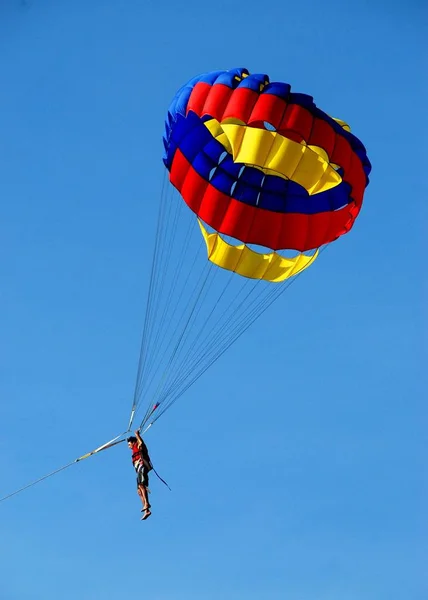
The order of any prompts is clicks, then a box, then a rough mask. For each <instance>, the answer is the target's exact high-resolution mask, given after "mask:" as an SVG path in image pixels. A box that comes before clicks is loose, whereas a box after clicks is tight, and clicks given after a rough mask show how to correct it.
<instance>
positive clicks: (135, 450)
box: [131, 443, 143, 466]
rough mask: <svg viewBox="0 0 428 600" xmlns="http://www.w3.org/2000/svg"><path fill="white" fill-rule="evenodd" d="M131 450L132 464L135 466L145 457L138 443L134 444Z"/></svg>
mask: <svg viewBox="0 0 428 600" xmlns="http://www.w3.org/2000/svg"><path fill="white" fill-rule="evenodd" d="M131 450H132V464H133V465H134V466H135V463H137V462H140V461H142V460H143V455H142V453H141V449H140V448H139V446H138V444H137V443H135V444H132V446H131Z"/></svg>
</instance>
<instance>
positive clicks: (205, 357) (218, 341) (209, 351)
mask: <svg viewBox="0 0 428 600" xmlns="http://www.w3.org/2000/svg"><path fill="white" fill-rule="evenodd" d="M249 282H250V280H247V281H246V284H248V283H249ZM258 284H259V281H257V282H255V283H254V285H253V287H252V289H251V290H250V291H249V292H248V294H247V296H246V297H245V298H244V299H243V300H242V301H241V302H240V303H236V306H235V307H233V309H232V311H230V314H229V315H228V317H227V319H225V318H224V315H225V314H226V313H227V310H226V311H224V313H223V314H222V315H221V316H220V317H219V319H218V321H217V323H216V324H215V325H214V326H213V327H212V329H211V332H213V331H214V330H215V328H216V326H217V325H218V326H219V328H218V331H216V333H215V335H213V336H212V337H210V335H208V336H207V337H208V338H209V342H208V343H207V344H206V345H205V349H204V351H203V352H201V353H200V355H199V356H198V349H197V350H196V352H195V354H196V355H197V360H195V358H193V357H192V361H189V363H188V366H187V372H184V374H183V370H184V367H183V369H181V368H180V369H178V375H177V377H176V380H175V381H174V382H173V385H171V386H170V388H169V389H166V390H165V393H164V400H165V399H166V398H167V397H168V396H172V397H173V396H174V395H175V394H176V393H177V390H178V391H179V389H180V386H182V385H183V384H185V383H186V381H188V380H189V379H190V376H191V375H192V373H193V372H194V371H195V370H196V369H197V368H198V367H200V371H201V374H202V373H203V372H205V371H206V370H207V368H208V367H209V366H210V365H211V364H212V363H213V362H214V361H215V357H216V355H217V353H218V352H219V351H220V352H221V353H222V347H223V346H226V347H229V346H230V345H231V343H232V342H233V341H234V339H235V337H236V336H235V331H236V330H237V329H239V327H238V325H239V321H238V324H236V323H235V325H234V327H233V328H231V324H232V323H234V321H235V320H236V315H237V314H240V313H241V307H242V305H243V304H245V303H246V302H247V300H248V298H250V296H251V294H252V293H253V292H254V290H255V289H256V288H257V287H258ZM243 289H245V288H243ZM243 289H242V290H241V292H242V291H243ZM244 316H245V313H244ZM241 320H243V319H242V318H241ZM229 340H231V341H229ZM190 365H191V366H190ZM205 365H206V366H205ZM198 377H199V376H196V377H195V381H196V379H197V378H198ZM186 389H187V387H186ZM180 395H181V394H180Z"/></svg>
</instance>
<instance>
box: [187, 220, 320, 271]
mask: <svg viewBox="0 0 428 600" xmlns="http://www.w3.org/2000/svg"><path fill="white" fill-rule="evenodd" d="M198 222H199V227H200V228H201V232H202V235H203V236H204V240H205V243H206V245H207V251H208V259H209V260H210V261H211V262H212V263H214V264H215V265H217V266H218V267H221V268H222V269H226V270H228V271H234V272H235V273H237V274H238V275H242V276H243V277H249V278H250V279H264V280H265V281H272V282H276V283H278V282H280V281H284V280H285V279H288V278H289V277H293V276H294V275H297V274H298V273H301V272H302V271H303V270H304V269H306V268H307V267H309V265H311V264H312V263H313V262H314V260H315V259H316V257H317V256H318V250H317V251H316V252H315V254H313V255H312V256H306V255H305V254H299V255H298V256H296V257H294V258H285V257H284V256H281V255H280V254H278V253H277V252H270V253H269V254H259V253H258V252H255V251H254V250H251V249H250V248H248V246H246V245H245V244H240V245H239V246H232V245H231V244H228V243H227V242H225V241H224V240H223V239H222V238H221V237H220V235H219V234H218V233H208V231H207V230H206V229H205V227H204V225H203V224H202V222H201V221H200V220H199V219H198Z"/></svg>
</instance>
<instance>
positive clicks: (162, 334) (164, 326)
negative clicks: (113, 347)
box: [147, 221, 198, 410]
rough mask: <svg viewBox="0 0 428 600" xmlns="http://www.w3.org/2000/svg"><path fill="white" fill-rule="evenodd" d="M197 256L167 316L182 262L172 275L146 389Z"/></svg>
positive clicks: (171, 336) (173, 334)
mask: <svg viewBox="0 0 428 600" xmlns="http://www.w3.org/2000/svg"><path fill="white" fill-rule="evenodd" d="M191 225H192V223H191V222H190V221H189V230H190V227H191ZM188 239H189V236H186V241H187V244H188ZM185 249H186V247H185ZM197 255H198V253H197V252H195V256H194V259H193V264H192V266H191V267H190V269H189V272H188V273H187V276H185V277H183V283H182V287H181V290H180V293H179V294H178V298H177V300H176V303H175V305H174V309H173V311H172V313H170V314H169V316H168V314H167V313H168V309H169V308H170V306H171V300H172V297H173V294H174V292H175V290H176V287H177V283H178V281H179V274H180V272H181V271H182V270H183V264H184V263H183V261H181V262H180V264H179V267H178V269H177V270H176V272H175V274H174V278H173V282H172V285H171V288H170V290H169V294H168V297H167V299H166V302H165V307H164V310H163V313H162V317H161V319H160V326H159V329H158V331H157V334H156V337H155V340H154V342H153V348H154V352H153V353H152V357H151V360H150V362H149V366H148V369H147V370H148V372H149V373H150V372H152V371H151V367H152V366H153V363H155V364H156V363H157V365H158V366H157V368H156V369H155V370H154V371H153V372H152V375H151V377H150V380H149V381H148V383H147V387H149V386H150V384H151V383H152V382H153V379H154V378H155V376H156V374H157V373H158V371H159V369H160V368H161V364H160V361H159V360H158V359H159V355H160V354H161V352H162V348H164V346H165V345H166V337H167V334H168V331H170V330H171V323H172V322H173V319H174V317H175V314H176V312H177V308H178V306H179V305H180V301H181V299H182V297H183V293H184V290H185V289H186V287H187V285H188V282H189V278H190V274H191V272H192V270H193V267H194V266H195V262H196V259H197ZM179 329H180V321H179V322H178V323H177V325H176V327H175V330H172V334H171V335H170V344H171V343H172V341H173V338H174V336H175V334H177V331H178V330H179ZM147 410H150V409H149V408H148V409H147Z"/></svg>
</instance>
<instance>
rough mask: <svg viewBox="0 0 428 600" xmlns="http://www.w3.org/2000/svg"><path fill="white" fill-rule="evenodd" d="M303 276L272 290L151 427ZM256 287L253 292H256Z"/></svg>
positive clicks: (167, 403)
mask: <svg viewBox="0 0 428 600" xmlns="http://www.w3.org/2000/svg"><path fill="white" fill-rule="evenodd" d="M328 245H329V244H327V245H325V246H324V247H323V248H322V249H321V250H320V254H322V253H323V252H324V251H325V250H326V248H327V247H328ZM302 274H303V271H301V272H300V273H298V274H297V275H295V276H294V277H293V278H292V279H290V280H289V281H288V282H287V283H286V284H285V285H281V286H275V288H274V289H273V290H270V291H269V292H268V294H267V295H266V296H265V297H264V298H263V301H262V302H261V303H259V304H258V305H257V306H256V307H255V308H253V310H252V312H251V314H248V313H247V314H246V315H245V317H244V319H242V320H241V322H240V323H238V324H237V325H236V326H235V327H234V329H233V331H232V332H231V335H229V336H228V339H225V341H224V343H223V344H222V345H219V346H218V348H217V351H216V352H215V354H214V355H213V356H212V357H211V358H210V360H209V361H208V362H206V363H205V364H203V365H202V366H201V368H200V369H199V370H198V371H197V372H196V374H195V375H194V376H193V377H192V378H190V379H189V380H188V381H187V382H186V384H185V386H184V387H182V388H181V389H179V390H177V392H176V393H175V394H174V395H173V396H172V397H171V398H170V400H169V401H168V402H166V403H165V405H164V406H162V408H161V410H159V412H158V413H157V414H156V416H155V418H154V419H153V420H152V422H151V423H150V426H152V425H153V424H154V423H155V422H156V421H157V420H158V419H159V418H160V417H161V416H162V415H163V414H164V413H165V412H166V411H167V410H168V409H169V408H171V406H172V405H173V404H174V403H175V402H176V401H177V400H178V399H179V398H180V397H181V396H182V395H183V394H184V393H185V392H186V391H187V390H188V389H189V388H190V387H191V386H192V385H193V384H194V383H195V382H196V381H197V380H198V379H199V378H200V377H201V376H202V375H203V374H204V373H205V371H206V370H207V369H208V368H209V367H211V366H212V365H213V364H214V363H215V362H216V361H217V360H218V359H219V358H220V357H221V356H222V355H223V354H224V352H226V350H227V349H228V348H229V347H230V346H231V345H232V344H233V343H234V342H235V341H236V340H237V339H238V338H239V337H241V335H242V334H243V333H244V332H245V331H246V330H247V329H248V328H249V327H250V326H251V325H252V324H253V323H254V322H255V321H256V320H257V319H258V318H259V317H260V316H261V315H262V314H263V312H265V310H266V309H267V308H268V307H269V306H270V305H271V304H273V302H275V301H276V300H277V299H278V298H279V297H280V296H281V295H282V294H283V293H284V292H285V291H286V290H288V289H289V288H290V286H291V285H292V284H293V283H294V282H295V281H297V279H298V277H300V275H302ZM257 283H259V282H257ZM256 285H257V284H256ZM256 285H255V286H254V288H253V290H251V292H252V291H254V289H255V287H256ZM251 292H250V293H251Z"/></svg>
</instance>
